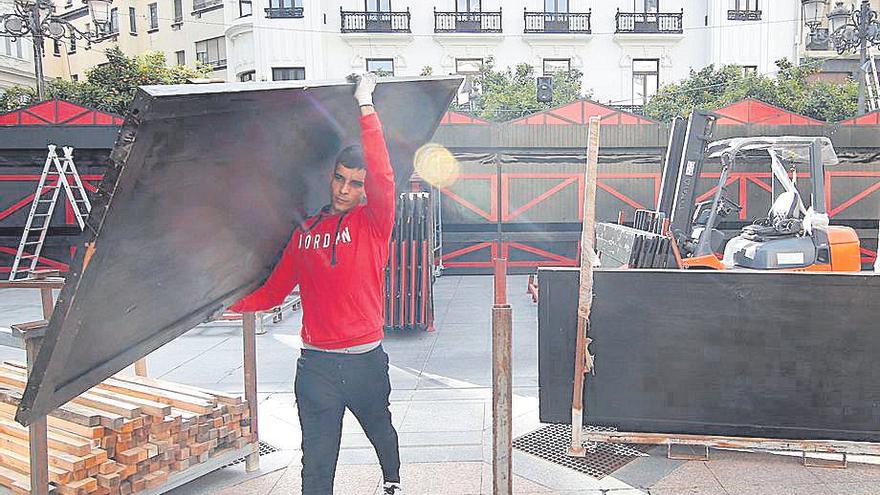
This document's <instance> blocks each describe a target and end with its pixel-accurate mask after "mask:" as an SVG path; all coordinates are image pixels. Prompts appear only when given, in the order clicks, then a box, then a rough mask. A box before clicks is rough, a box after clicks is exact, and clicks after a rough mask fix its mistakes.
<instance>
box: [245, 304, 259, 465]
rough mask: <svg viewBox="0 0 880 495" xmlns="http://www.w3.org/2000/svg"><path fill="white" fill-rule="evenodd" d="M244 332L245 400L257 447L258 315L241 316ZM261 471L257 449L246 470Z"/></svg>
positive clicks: (246, 461)
mask: <svg viewBox="0 0 880 495" xmlns="http://www.w3.org/2000/svg"><path fill="white" fill-rule="evenodd" d="M241 322H242V330H243V331H244V332H243V333H244V399H245V400H246V401H247V403H248V411H249V412H250V422H251V443H252V444H253V445H257V443H259V441H260V435H259V433H258V429H257V315H256V314H255V313H254V312H253V311H247V312H245V313H243V314H242V315H241ZM258 469H260V452H259V449H257V448H256V447H255V448H254V451H253V452H252V453H251V454H249V455H248V456H247V458H246V459H245V470H246V471H247V472H249V473H250V472H252V471H256V470H258Z"/></svg>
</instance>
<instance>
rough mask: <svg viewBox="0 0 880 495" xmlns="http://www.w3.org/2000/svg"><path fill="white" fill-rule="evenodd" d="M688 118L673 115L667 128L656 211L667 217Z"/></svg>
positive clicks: (670, 210) (673, 195)
mask: <svg viewBox="0 0 880 495" xmlns="http://www.w3.org/2000/svg"><path fill="white" fill-rule="evenodd" d="M687 123H688V120H687V119H686V118H684V117H675V119H673V120H672V126H671V127H670V130H669V144H668V145H667V146H666V157H665V159H664V161H663V176H662V177H661V182H660V195H659V196H658V197H657V212H659V213H662V214H663V216H664V217H665V218H669V215H670V214H671V213H672V202H673V200H674V199H675V185H676V184H678V170H679V166H680V165H681V152H682V150H684V137H685V134H686V133H687Z"/></svg>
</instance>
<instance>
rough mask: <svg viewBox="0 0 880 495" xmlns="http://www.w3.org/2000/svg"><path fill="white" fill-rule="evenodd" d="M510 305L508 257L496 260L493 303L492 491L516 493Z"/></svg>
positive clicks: (494, 493) (506, 493) (511, 317)
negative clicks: (514, 491) (514, 482)
mask: <svg viewBox="0 0 880 495" xmlns="http://www.w3.org/2000/svg"><path fill="white" fill-rule="evenodd" d="M512 313H513V312H512V310H511V308H510V305H509V304H507V260H506V259H504V258H496V259H495V303H494V304H493V305H492V480H493V482H492V493H493V495H510V494H512V493H513V463H512V462H511V461H512V455H513V382H512V377H513V373H512V366H511V358H512V355H513V350H512V349H513V345H512V344H513V342H512V338H511V330H512V328H513V314H512Z"/></svg>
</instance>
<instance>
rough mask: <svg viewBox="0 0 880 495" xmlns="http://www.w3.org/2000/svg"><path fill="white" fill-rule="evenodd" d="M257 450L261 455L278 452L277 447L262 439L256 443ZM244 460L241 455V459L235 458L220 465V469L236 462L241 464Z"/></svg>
mask: <svg viewBox="0 0 880 495" xmlns="http://www.w3.org/2000/svg"><path fill="white" fill-rule="evenodd" d="M258 450H259V451H260V455H261V456H264V455H269V454H271V453H273V452H278V448H276V447H273V446H272V445H269V444H268V443H266V442H264V441H262V440H261V441H260V443H259V444H258ZM244 460H245V458H244V457H242V458H241V459H236V460H234V461H232V462H230V463H229V464H227V465H225V466H223V467H221V468H220V469H225V468H228V467H232V466H235V465H236V464H241V463H242V462H244Z"/></svg>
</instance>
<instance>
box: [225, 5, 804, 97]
mask: <svg viewBox="0 0 880 495" xmlns="http://www.w3.org/2000/svg"><path fill="white" fill-rule="evenodd" d="M251 1H252V0H227V4H226V8H225V13H226V22H227V24H228V26H229V27H227V29H226V37H227V39H228V42H229V44H228V46H227V54H228V59H229V64H228V70H227V79H228V80H230V81H236V80H259V81H271V80H274V79H284V78H292V77H295V78H306V79H315V80H320V79H336V78H340V77H344V76H345V75H347V74H350V73H352V72H360V71H366V70H381V71H383V72H386V73H387V72H391V73H393V74H394V75H397V76H414V75H419V74H421V73H422V72H423V71H424V70H425V68H426V67H430V69H431V71H432V72H433V74H456V73H459V74H467V73H470V72H473V71H475V70H478V68H479V66H480V64H481V63H482V62H483V61H485V60H486V59H488V58H490V57H491V58H492V59H493V60H494V63H495V66H496V67H498V68H505V67H508V66H511V67H512V66H515V65H516V64H519V63H523V62H525V63H529V64H531V65H533V66H534V67H535V68H536V73H537V74H538V75H541V73H542V72H545V73H552V72H555V71H556V70H559V69H564V68H567V67H570V68H576V69H579V70H581V71H582V72H583V74H584V79H583V87H584V89H585V90H591V91H592V93H593V98H594V99H596V100H598V101H601V102H609V103H613V104H619V105H641V104H643V103H644V101H645V99H646V98H648V97H649V96H650V95H651V94H653V92H655V91H656V89H657V87H658V86H659V85H662V84H665V83H670V82H674V81H677V80H680V79H682V78H685V77H687V76H688V74H689V72H690V70H692V69H701V68H703V67H705V66H707V65H709V64H716V65H727V64H736V65H741V66H743V67H744V70H754V71H757V72H760V73H772V72H773V71H774V70H775V65H774V61H776V60H778V59H781V58H788V59H790V60H792V61H795V60H797V59H798V57H799V54H800V53H801V49H800V44H801V43H800V38H801V35H802V29H801V27H800V26H801V22H800V0H773V1H770V0H622V1H621V0H618V1H609V0H601V1H600V0H513V1H512V0H504V1H503V2H502V1H501V0H428V1H426V0H342V1H326V0H325V1H318V0H266V1H268V2H269V3H270V5H267V6H263V8H258V7H257V4H256V3H253V4H251ZM229 2H233V3H231V4H230V3H229ZM244 3H246V4H247V5H253V8H245V9H242V8H241V5H242V4H244ZM243 12H244V13H250V14H249V15H242V13H243Z"/></svg>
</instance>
